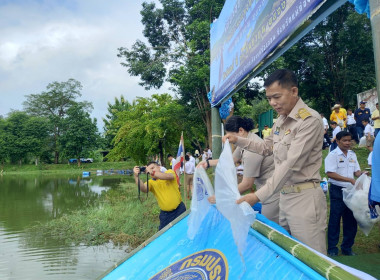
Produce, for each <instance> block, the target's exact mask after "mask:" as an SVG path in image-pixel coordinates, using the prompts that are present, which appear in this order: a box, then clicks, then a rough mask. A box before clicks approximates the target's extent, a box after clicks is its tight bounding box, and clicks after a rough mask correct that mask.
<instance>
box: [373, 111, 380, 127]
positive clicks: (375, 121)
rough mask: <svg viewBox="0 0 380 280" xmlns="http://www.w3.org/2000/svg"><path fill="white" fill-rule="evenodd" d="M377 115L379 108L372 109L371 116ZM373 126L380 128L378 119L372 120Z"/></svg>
mask: <svg viewBox="0 0 380 280" xmlns="http://www.w3.org/2000/svg"><path fill="white" fill-rule="evenodd" d="M378 116H379V110H377V109H376V110H375V111H373V113H372V115H371V118H375V117H378ZM373 128H380V119H376V120H374V121H373Z"/></svg>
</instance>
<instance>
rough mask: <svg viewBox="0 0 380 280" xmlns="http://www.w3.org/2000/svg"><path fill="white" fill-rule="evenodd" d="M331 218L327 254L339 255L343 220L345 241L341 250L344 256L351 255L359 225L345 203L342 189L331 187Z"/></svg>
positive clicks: (332, 185)
mask: <svg viewBox="0 0 380 280" xmlns="http://www.w3.org/2000/svg"><path fill="white" fill-rule="evenodd" d="M329 191H330V218H329V225H328V232H327V240H328V249H327V252H328V253H329V254H331V253H336V254H337V253H338V248H337V245H338V242H339V234H340V220H341V219H342V220H343V241H342V245H341V246H340V248H341V249H342V253H343V254H349V253H350V252H351V247H352V245H354V242H355V236H356V232H357V230H358V225H357V223H356V220H355V218H354V215H353V214H352V211H351V210H350V209H349V208H348V207H347V206H346V204H345V203H344V202H343V193H342V187H339V186H336V185H334V184H331V185H330V189H329Z"/></svg>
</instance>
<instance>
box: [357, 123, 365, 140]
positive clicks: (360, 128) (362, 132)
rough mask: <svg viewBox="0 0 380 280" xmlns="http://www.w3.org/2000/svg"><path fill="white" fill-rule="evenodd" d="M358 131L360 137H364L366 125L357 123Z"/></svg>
mask: <svg viewBox="0 0 380 280" xmlns="http://www.w3.org/2000/svg"><path fill="white" fill-rule="evenodd" d="M356 131H357V132H358V134H359V139H360V138H362V137H363V136H364V126H363V127H361V126H359V125H356Z"/></svg>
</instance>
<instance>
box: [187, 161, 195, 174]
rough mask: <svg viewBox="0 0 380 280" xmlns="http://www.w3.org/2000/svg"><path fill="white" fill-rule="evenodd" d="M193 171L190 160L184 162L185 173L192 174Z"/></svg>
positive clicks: (193, 166)
mask: <svg viewBox="0 0 380 280" xmlns="http://www.w3.org/2000/svg"><path fill="white" fill-rule="evenodd" d="M194 172H195V165H194V163H192V162H191V161H186V163H185V173H186V174H194Z"/></svg>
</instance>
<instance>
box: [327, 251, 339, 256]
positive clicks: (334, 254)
mask: <svg viewBox="0 0 380 280" xmlns="http://www.w3.org/2000/svg"><path fill="white" fill-rule="evenodd" d="M328 255H329V257H336V256H338V253H337V252H331V253H328Z"/></svg>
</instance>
